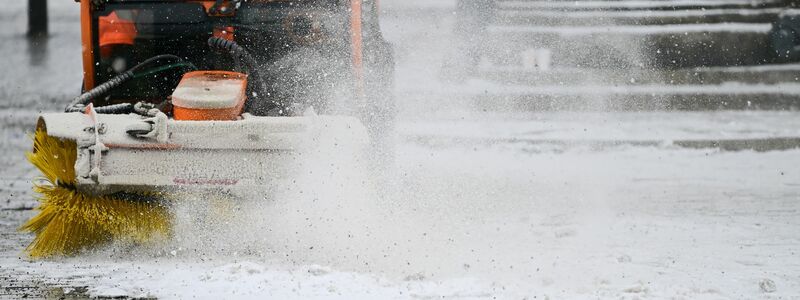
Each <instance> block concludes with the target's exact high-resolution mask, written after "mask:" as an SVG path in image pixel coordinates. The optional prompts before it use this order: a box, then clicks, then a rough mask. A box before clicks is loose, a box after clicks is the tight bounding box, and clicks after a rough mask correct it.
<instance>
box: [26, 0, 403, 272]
mask: <svg viewBox="0 0 800 300" xmlns="http://www.w3.org/2000/svg"><path fill="white" fill-rule="evenodd" d="M77 2H80V9H81V39H82V44H83V51H82V55H83V74H84V80H83V88H82V93H81V95H80V96H78V97H76V98H75V99H73V100H72V101H71V102H70V103H69V104H68V105H67V106H66V109H65V112H63V113H44V114H42V115H41V116H40V117H39V120H38V123H37V128H36V132H35V134H34V147H33V150H32V152H30V153H28V159H29V161H31V162H32V163H33V164H34V165H35V166H36V167H37V168H38V169H39V170H41V172H42V175H43V176H42V177H43V180H41V181H39V182H38V183H37V184H35V187H34V189H35V191H36V192H37V193H38V194H39V195H40V197H39V200H40V202H41V203H40V207H39V213H38V215H37V216H35V217H33V218H32V219H31V220H30V221H28V222H27V223H26V224H24V225H23V226H22V228H21V229H22V230H26V231H30V232H32V233H34V234H35V238H34V240H33V242H32V243H31V245H30V246H29V247H28V248H27V250H28V253H29V254H30V255H31V256H32V257H50V256H62V255H73V254H76V253H78V252H80V251H83V250H85V249H90V248H92V247H95V246H98V245H102V244H105V243H109V242H113V241H120V240H122V241H130V242H133V243H147V242H148V241H151V240H152V239H154V238H156V237H165V236H166V237H168V236H169V235H170V226H171V223H172V220H171V218H172V215H171V213H170V205H171V203H172V201H175V200H174V199H175V198H176V195H182V194H183V195H185V194H199V195H204V194H215V195H216V196H219V195H228V194H229V193H233V192H235V191H237V190H248V189H251V190H252V189H255V190H264V189H270V188H274V186H275V185H278V184H280V183H281V182H282V181H281V180H285V179H286V178H287V176H291V168H292V166H294V165H296V164H297V163H299V162H300V161H301V160H302V159H303V155H304V153H306V151H308V150H309V149H313V148H314V147H315V146H316V145H317V144H318V143H319V140H320V139H321V138H322V137H325V136H326V134H330V132H333V131H331V129H338V130H334V131H335V132H336V133H335V134H342V133H344V134H343V135H346V136H348V138H350V139H354V140H365V141H369V143H370V144H369V145H368V146H371V147H374V148H375V149H378V150H380V151H389V150H387V149H389V148H390V142H389V138H388V134H387V133H386V131H387V130H388V129H389V128H391V126H392V120H393V116H394V104H393V101H392V97H391V95H390V89H391V86H392V78H393V75H392V73H393V68H394V66H393V61H392V54H391V48H390V46H389V45H388V44H387V43H386V42H385V40H384V39H383V37H382V36H381V32H380V30H379V26H378V20H377V17H378V3H377V0H238V1H237V0H172V1H170V0H79V1H77ZM65 104H66V103H65ZM342 138H344V137H342ZM380 151H378V152H380Z"/></svg>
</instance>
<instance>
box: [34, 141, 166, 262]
mask: <svg viewBox="0 0 800 300" xmlns="http://www.w3.org/2000/svg"><path fill="white" fill-rule="evenodd" d="M33 149H34V150H33V152H31V153H27V157H28V160H29V161H30V162H31V163H32V164H33V165H35V166H36V167H37V168H38V169H39V170H40V171H41V172H42V175H43V177H44V178H43V179H44V180H43V182H42V183H40V184H36V185H35V186H34V191H35V192H36V193H39V194H40V197H39V201H40V206H39V208H38V210H39V214H38V215H37V216H35V217H33V218H31V219H30V220H29V221H28V222H27V223H25V224H24V225H23V226H22V227H21V228H20V230H23V231H28V232H32V233H34V234H35V235H36V237H35V238H34V240H33V242H32V243H31V244H30V245H29V246H28V248H27V251H28V253H29V254H30V256H32V257H37V258H38V257H50V256H66V255H74V254H76V253H78V252H80V251H82V250H85V249H90V248H93V247H97V246H101V245H103V244H107V243H109V242H111V241H120V240H121V241H130V242H134V243H147V242H151V241H153V240H154V239H159V238H164V237H166V236H168V235H169V233H170V229H171V215H170V213H169V211H168V209H167V208H166V207H165V206H164V203H163V201H159V200H157V199H156V198H158V197H157V195H156V194H153V195H144V197H142V198H143V199H152V200H142V199H136V200H128V199H117V198H115V197H113V196H109V195H107V196H94V195H90V194H85V193H82V192H80V191H79V190H77V189H76V188H75V186H76V182H75V168H74V166H75V161H76V159H77V146H76V144H75V142H74V141H69V140H62V139H58V138H55V137H51V136H48V135H47V133H46V132H44V131H42V130H38V131H36V134H35V135H34V148H33Z"/></svg>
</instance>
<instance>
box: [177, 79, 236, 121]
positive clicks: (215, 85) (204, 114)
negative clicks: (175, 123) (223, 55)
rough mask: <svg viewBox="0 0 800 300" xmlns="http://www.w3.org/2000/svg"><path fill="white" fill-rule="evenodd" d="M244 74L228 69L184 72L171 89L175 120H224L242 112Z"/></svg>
mask: <svg viewBox="0 0 800 300" xmlns="http://www.w3.org/2000/svg"><path fill="white" fill-rule="evenodd" d="M246 89H247V75H245V74H242V73H237V72H228V71H194V72H189V73H186V74H184V75H183V78H182V79H181V82H180V83H178V87H176V88H175V91H174V92H172V105H173V114H174V117H175V120H185V121H225V120H236V119H237V118H239V116H240V115H241V114H242V109H243V108H244V103H245V100H246V99H247V96H246V94H245V91H246Z"/></svg>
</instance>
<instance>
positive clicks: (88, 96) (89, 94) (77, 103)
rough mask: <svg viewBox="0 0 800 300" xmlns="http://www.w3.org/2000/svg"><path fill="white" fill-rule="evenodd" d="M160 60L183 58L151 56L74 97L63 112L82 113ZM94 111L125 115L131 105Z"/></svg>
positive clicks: (180, 60) (99, 108)
mask: <svg viewBox="0 0 800 300" xmlns="http://www.w3.org/2000/svg"><path fill="white" fill-rule="evenodd" d="M161 59H172V60H177V61H178V62H184V60H183V58H180V57H178V56H175V55H172V54H162V55H156V56H153V57H151V58H148V59H146V60H145V61H143V62H141V63H139V64H138V65H136V66H134V67H133V68H130V69H129V70H127V71H125V72H123V73H121V74H119V75H117V76H114V78H111V79H110V80H109V81H106V82H104V83H103V84H101V85H98V86H96V87H94V88H93V89H91V90H88V91H86V92H84V93H83V94H81V95H80V96H78V97H75V99H73V100H72V102H70V104H69V105H68V106H67V108H66V109H64V111H65V112H82V111H83V110H84V109H85V108H86V105H89V103H91V102H92V100H94V99H97V98H98V97H100V96H103V95H105V94H107V93H108V92H109V91H110V90H112V89H114V88H116V87H118V86H120V85H122V84H123V83H125V82H126V81H128V80H130V79H131V78H133V77H134V76H135V75H136V74H137V72H138V71H139V70H140V69H141V68H143V67H144V66H146V65H149V64H151V63H153V62H155V61H158V60H161ZM188 65H189V67H190V68H192V69H195V70H196V69H197V67H195V66H194V65H193V64H191V63H188ZM95 111H97V112H98V113H101V114H125V113H130V112H132V111H133V104H130V103H122V104H114V105H107V106H101V107H95Z"/></svg>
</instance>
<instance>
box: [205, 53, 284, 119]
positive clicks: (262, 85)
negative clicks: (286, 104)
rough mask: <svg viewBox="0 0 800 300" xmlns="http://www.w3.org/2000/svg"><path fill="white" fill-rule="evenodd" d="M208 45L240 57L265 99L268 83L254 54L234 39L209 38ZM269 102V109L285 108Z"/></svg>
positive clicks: (257, 90)
mask: <svg viewBox="0 0 800 300" xmlns="http://www.w3.org/2000/svg"><path fill="white" fill-rule="evenodd" d="M208 46H209V47H211V48H212V49H216V50H222V51H225V52H228V53H230V54H231V55H232V56H234V57H235V58H239V59H240V60H241V62H242V63H244V65H245V67H246V68H247V71H248V74H247V75H248V77H249V79H251V80H252V81H253V82H255V83H257V84H258V85H257V88H256V89H255V90H256V94H258V95H261V97H262V99H265V96H266V93H267V84H266V82H265V81H264V77H263V76H262V74H261V72H260V71H259V68H258V63H257V62H256V60H255V59H254V58H253V56H252V55H250V53H248V52H247V50H245V49H244V48H243V47H242V46H239V44H237V43H236V42H234V41H231V40H226V39H224V38H220V37H211V38H209V39H208ZM269 104H270V107H269V108H268V109H267V110H268V111H269V110H273V109H275V108H281V110H282V108H283V105H281V104H280V103H277V102H275V101H270V102H269Z"/></svg>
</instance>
